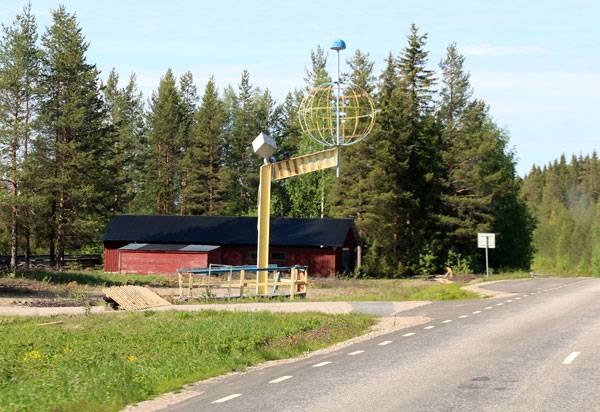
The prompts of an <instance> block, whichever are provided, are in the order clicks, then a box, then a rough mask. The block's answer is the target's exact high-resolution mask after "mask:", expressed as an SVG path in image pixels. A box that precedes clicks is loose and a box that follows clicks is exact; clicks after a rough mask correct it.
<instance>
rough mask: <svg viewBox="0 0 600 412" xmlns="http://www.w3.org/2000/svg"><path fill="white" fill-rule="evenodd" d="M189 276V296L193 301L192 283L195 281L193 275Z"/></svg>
mask: <svg viewBox="0 0 600 412" xmlns="http://www.w3.org/2000/svg"><path fill="white" fill-rule="evenodd" d="M188 276H189V278H188V283H189V285H188V288H189V290H188V296H189V297H190V299H191V298H192V282H193V280H192V279H193V276H192V274H191V273H188Z"/></svg>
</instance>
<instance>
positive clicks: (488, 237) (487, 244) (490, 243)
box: [477, 233, 496, 276]
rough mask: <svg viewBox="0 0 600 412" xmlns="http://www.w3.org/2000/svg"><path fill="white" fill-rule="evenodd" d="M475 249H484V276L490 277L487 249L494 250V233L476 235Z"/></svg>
mask: <svg viewBox="0 0 600 412" xmlns="http://www.w3.org/2000/svg"><path fill="white" fill-rule="evenodd" d="M477 247H478V248H480V249H485V276H489V275H490V265H489V259H488V249H495V248H496V234H495V233H477Z"/></svg>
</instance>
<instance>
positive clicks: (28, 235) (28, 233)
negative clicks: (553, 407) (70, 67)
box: [23, 95, 31, 269]
mask: <svg viewBox="0 0 600 412" xmlns="http://www.w3.org/2000/svg"><path fill="white" fill-rule="evenodd" d="M30 99H31V96H29V95H27V96H26V98H25V119H24V120H25V129H24V130H23V149H24V152H23V164H24V165H27V158H28V157H29V117H30V116H31V111H30V105H29V100H30ZM26 167H27V166H26ZM25 176H26V181H27V183H26V184H25V188H26V189H29V190H31V187H30V186H31V185H30V184H29V175H28V173H25ZM29 208H30V202H27V203H26V206H25V209H24V215H25V216H24V217H25V222H26V224H25V268H26V269H29V263H30V260H31V214H30V213H29V212H30V210H29Z"/></svg>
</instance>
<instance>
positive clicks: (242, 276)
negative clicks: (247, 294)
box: [240, 269, 246, 298]
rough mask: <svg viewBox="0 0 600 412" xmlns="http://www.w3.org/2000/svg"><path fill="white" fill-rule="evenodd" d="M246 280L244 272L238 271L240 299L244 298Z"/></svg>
mask: <svg viewBox="0 0 600 412" xmlns="http://www.w3.org/2000/svg"><path fill="white" fill-rule="evenodd" d="M245 279H246V271H245V270H244V269H242V270H240V298H241V297H243V296H244V282H245Z"/></svg>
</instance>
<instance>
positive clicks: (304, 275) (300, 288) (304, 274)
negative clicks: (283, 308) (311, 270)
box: [298, 268, 308, 294]
mask: <svg viewBox="0 0 600 412" xmlns="http://www.w3.org/2000/svg"><path fill="white" fill-rule="evenodd" d="M300 273H301V275H300V279H301V280H302V282H303V283H302V285H299V286H298V292H304V293H305V294H306V283H307V282H308V268H306V269H304V270H303V271H302V272H300Z"/></svg>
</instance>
